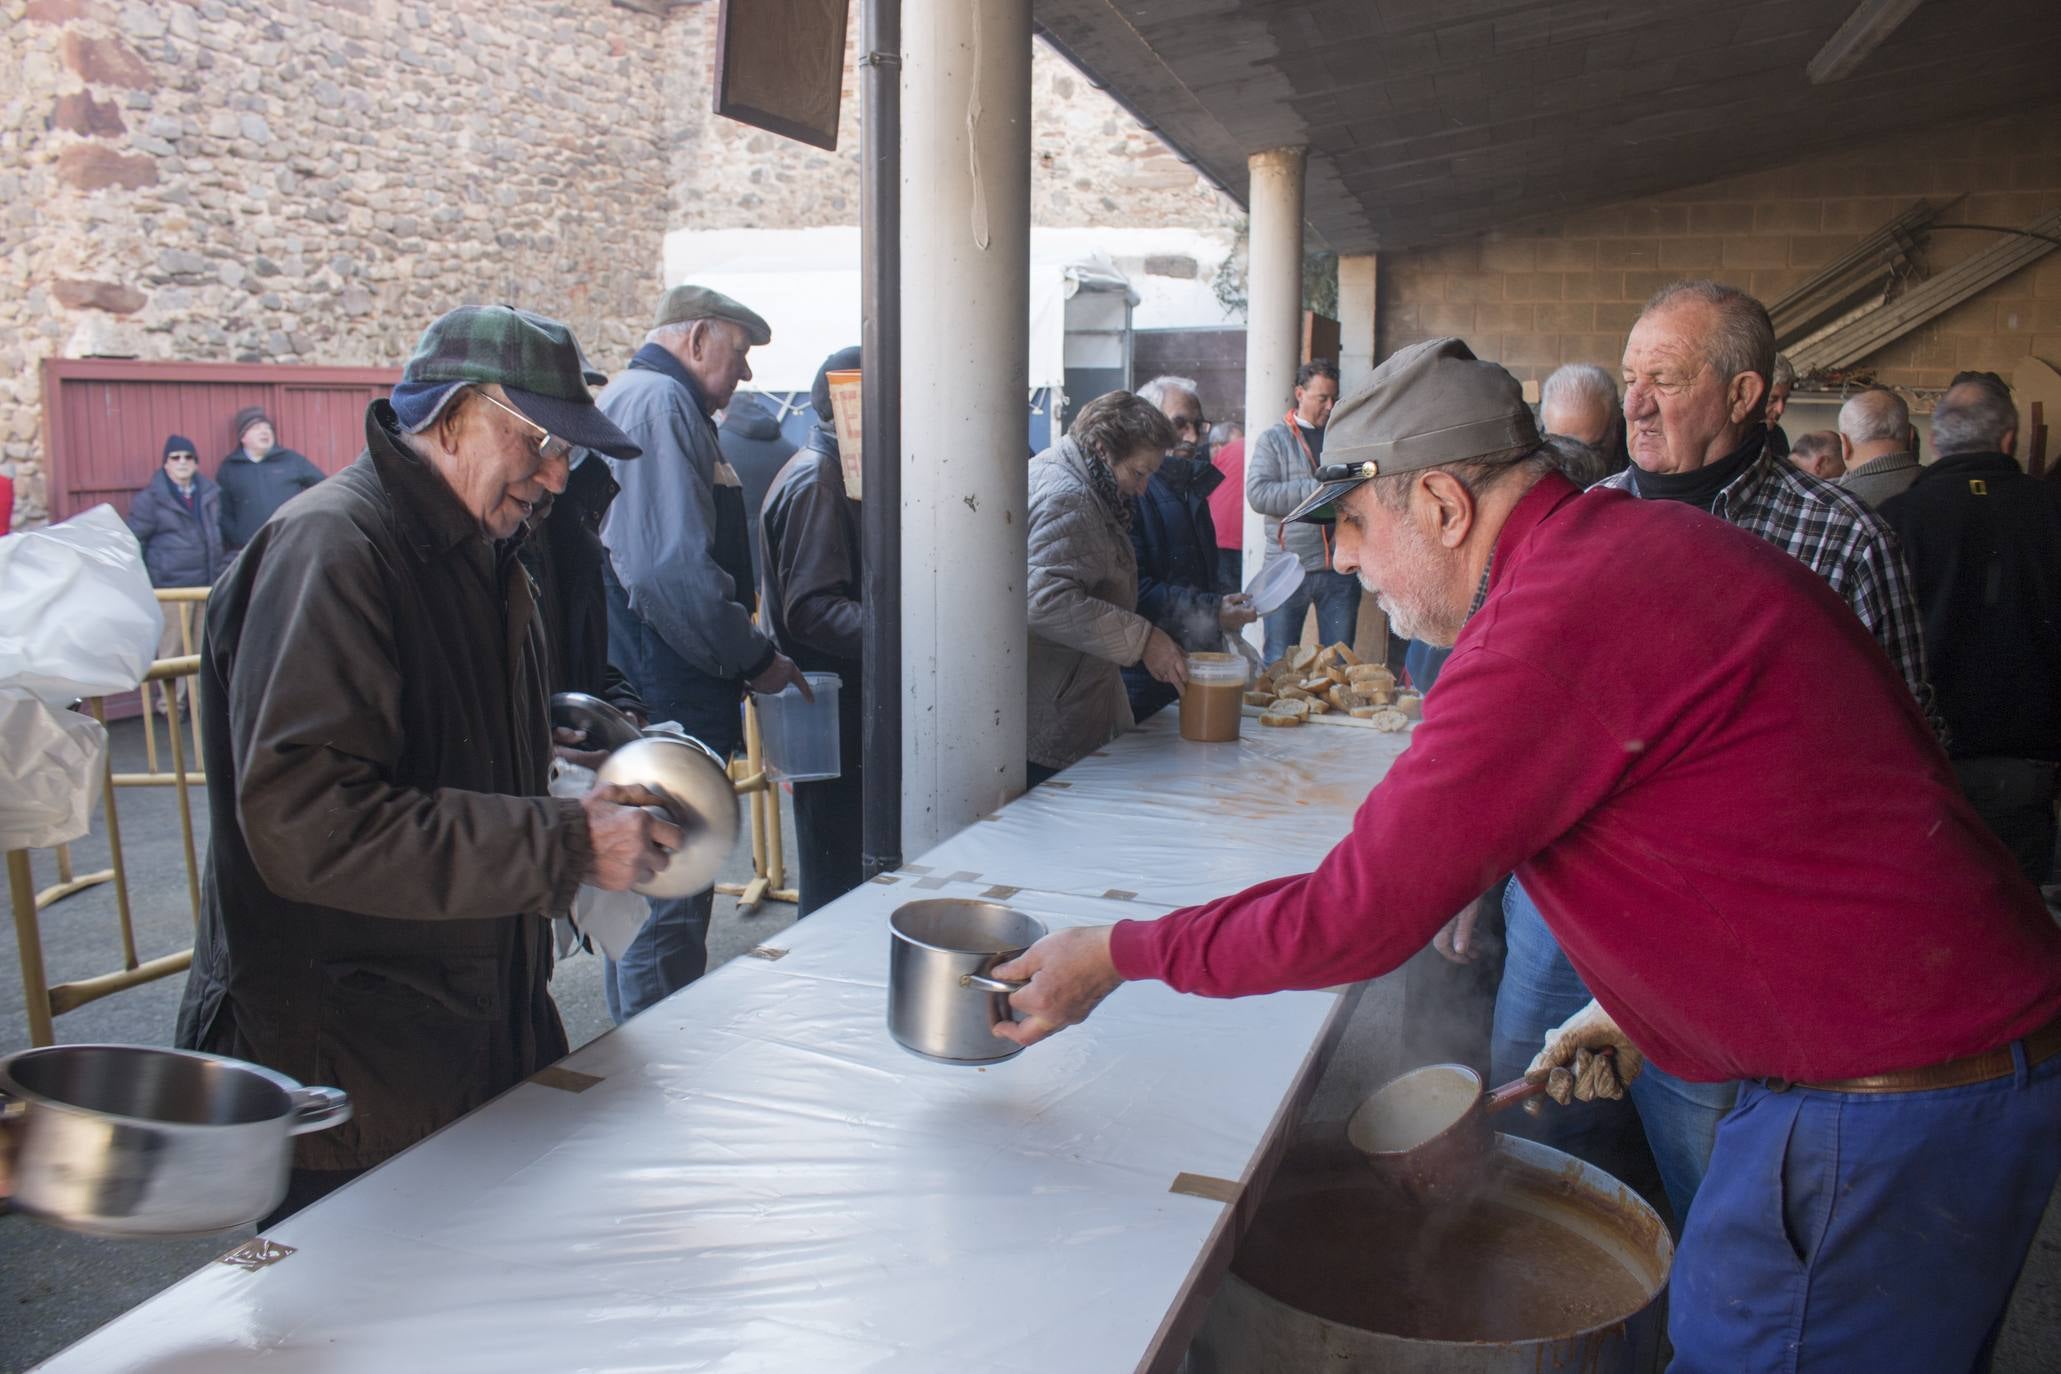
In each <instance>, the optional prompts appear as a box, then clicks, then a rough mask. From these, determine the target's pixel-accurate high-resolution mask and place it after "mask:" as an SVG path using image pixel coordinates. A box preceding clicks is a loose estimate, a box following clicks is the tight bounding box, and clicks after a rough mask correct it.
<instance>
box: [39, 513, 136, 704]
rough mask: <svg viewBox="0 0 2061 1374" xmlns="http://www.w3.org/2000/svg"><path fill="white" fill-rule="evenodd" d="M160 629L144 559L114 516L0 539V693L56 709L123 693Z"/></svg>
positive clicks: (133, 538) (88, 516)
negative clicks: (10, 691)
mask: <svg viewBox="0 0 2061 1374" xmlns="http://www.w3.org/2000/svg"><path fill="white" fill-rule="evenodd" d="M164 628H165V617H164V612H163V611H161V610H159V609H158V604H157V597H156V595H155V594H153V593H152V591H151V589H150V574H149V573H148V572H146V571H144V568H143V549H142V547H141V546H140V545H139V544H137V542H136V536H135V535H133V534H131V533H129V527H128V526H127V525H125V524H123V523H122V518H121V517H120V516H119V515H116V514H115V512H114V507H113V506H95V507H94V508H93V509H92V510H89V511H87V512H86V513H85V514H84V515H78V516H74V517H72V518H71V519H70V520H67V521H65V522H64V523H63V524H61V525H50V526H47V527H46V528H43V529H38V530H24V531H22V532H21V533H19V534H10V535H7V536H6V537H4V538H0V687H22V688H26V689H27V690H29V691H31V692H34V693H35V694H36V695H37V696H39V697H42V698H43V699H44V700H45V701H47V702H50V703H51V704H52V705H55V706H64V705H68V704H70V703H71V702H72V701H74V700H76V699H77V698H79V697H97V696H106V695H108V694H109V693H111V692H127V691H130V690H132V689H133V688H134V687H135V686H136V684H137V683H139V682H141V681H143V675H144V674H145V673H147V672H149V671H150V664H151V661H152V660H153V659H154V658H156V657H157V644H158V638H159V636H160V635H162V634H163V632H164Z"/></svg>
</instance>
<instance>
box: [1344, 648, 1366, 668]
mask: <svg viewBox="0 0 2061 1374" xmlns="http://www.w3.org/2000/svg"><path fill="white" fill-rule="evenodd" d="M1338 661H1339V662H1340V663H1341V664H1343V665H1344V666H1346V667H1348V668H1357V667H1358V666H1359V665H1360V664H1361V663H1362V662H1363V661H1364V660H1363V659H1361V657H1360V656H1359V655H1358V654H1356V653H1354V652H1353V646H1352V645H1350V644H1340V645H1339V646H1338Z"/></svg>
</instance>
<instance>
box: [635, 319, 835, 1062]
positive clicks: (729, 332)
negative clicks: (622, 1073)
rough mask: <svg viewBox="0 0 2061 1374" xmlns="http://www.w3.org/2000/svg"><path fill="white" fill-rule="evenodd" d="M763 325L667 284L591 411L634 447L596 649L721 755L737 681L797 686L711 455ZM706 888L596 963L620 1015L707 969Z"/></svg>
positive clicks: (746, 528) (667, 905) (650, 701)
mask: <svg viewBox="0 0 2061 1374" xmlns="http://www.w3.org/2000/svg"><path fill="white" fill-rule="evenodd" d="M772 337H773V335H772V331H771V330H770V329H768V328H767V327H766V322H765V321H764V320H762V319H760V318H759V317H758V316H757V315H755V314H753V313H752V312H751V311H749V310H747V309H745V308H744V307H743V306H742V305H739V304H738V303H737V302H736V301H733V300H731V299H730V298H729V297H728V296H725V295H723V294H722V293H720V292H717V291H710V290H708V289H707V288H706V287H700V286H676V287H674V288H673V289H672V290H670V291H668V292H666V293H665V295H664V296H663V297H662V298H661V299H660V300H659V303H658V318H657V320H656V322H655V323H654V324H653V326H652V330H651V332H650V333H649V334H647V335H645V336H644V346H643V347H642V348H639V349H638V350H637V352H636V354H635V355H634V356H633V357H632V358H631V359H630V365H629V367H628V368H627V369H626V370H624V371H623V372H622V373H621V374H620V375H619V376H617V377H616V379H615V380H614V381H612V382H610V383H609V384H608V386H607V388H606V389H605V390H604V391H603V392H602V393H601V403H600V404H601V409H602V411H603V412H604V413H606V414H607V416H608V417H609V418H610V419H611V420H613V421H615V423H616V424H618V425H620V426H621V427H622V429H623V432H624V433H626V434H628V435H629V436H630V437H631V438H632V439H634V440H635V441H636V442H637V443H638V444H640V445H641V446H642V447H643V449H644V457H643V458H642V459H640V460H638V461H637V462H635V463H622V462H619V461H617V460H616V459H614V458H613V457H611V458H610V459H609V466H610V468H612V469H613V470H614V472H615V479H616V481H617V482H618V483H619V484H621V487H622V491H621V493H620V494H619V495H618V496H617V497H616V500H615V504H614V505H612V506H611V507H609V511H608V518H607V519H606V520H605V521H604V522H603V523H602V526H601V542H602V543H604V544H606V545H607V546H608V562H609V566H608V567H607V568H606V569H605V570H604V571H605V573H606V581H607V588H608V640H609V643H608V657H609V661H610V662H612V663H614V664H615V665H616V667H618V668H620V669H622V670H623V671H624V672H625V673H627V674H629V676H630V681H631V682H632V683H634V684H635V685H636V687H637V690H638V692H639V693H640V694H641V695H642V696H643V698H644V701H645V703H646V704H647V706H648V707H649V708H650V711H651V718H652V719H653V720H659V721H664V720H674V721H678V722H679V723H680V724H681V725H682V726H683V727H685V728H686V730H687V733H688V734H690V735H693V736H694V737H695V738H696V739H698V740H700V741H701V742H702V743H703V744H706V745H707V746H708V747H709V748H711V749H713V750H715V751H716V752H717V753H718V754H721V755H723V756H724V757H725V758H727V757H729V756H730V755H731V754H733V753H735V752H736V751H737V749H738V746H739V745H741V744H742V743H743V742H744V725H743V715H742V702H743V698H744V689H745V688H746V687H749V688H750V689H751V690H752V691H754V692H777V691H779V690H780V689H781V688H783V687H785V686H786V685H787V684H788V683H790V682H792V683H797V684H800V686H801V690H802V692H803V694H804V695H807V693H808V684H807V683H806V682H805V681H803V679H802V675H801V671H800V670H799V669H797V668H796V667H795V666H794V663H793V661H792V660H790V659H789V658H788V657H787V656H786V655H785V654H783V653H781V652H780V651H779V649H778V648H776V647H775V645H774V643H773V640H772V639H771V637H769V636H768V635H767V634H766V632H765V631H763V630H761V629H760V628H759V627H758V626H757V625H756V624H754V623H753V622H752V608H753V606H754V604H755V601H756V598H755V595H754V589H753V585H752V561H751V548H752V530H751V525H752V521H753V519H754V518H755V517H756V515H757V512H747V511H746V510H745V508H744V488H743V485H742V483H740V482H739V480H738V477H737V474H736V472H735V471H734V470H732V468H731V467H730V465H729V463H727V462H725V461H724V459H723V453H722V449H721V447H720V444H719V442H718V439H717V435H716V423H715V414H716V412H717V411H719V410H721V409H722V408H723V407H724V406H726V405H728V404H730V397H731V395H732V394H733V393H734V392H735V391H736V390H737V386H738V383H740V382H748V381H750V380H751V364H750V363H749V362H747V361H746V355H747V354H748V353H750V352H751V349H752V347H753V345H755V344H763V343H765V342H766V341H767V340H769V339H771V338H772ZM714 905H715V889H714V888H710V889H709V890H707V891H705V892H700V893H696V894H695V895H694V896H692V897H683V898H678V899H674V900H667V901H655V902H653V903H652V904H651V906H652V911H651V919H650V920H649V921H648V922H646V923H645V926H644V929H643V930H642V931H640V932H639V933H638V935H637V938H636V939H635V940H634V941H632V942H631V944H630V947H629V948H628V949H627V950H625V951H624V952H623V957H622V958H621V959H620V960H612V961H610V963H609V965H608V970H607V975H606V981H605V987H606V991H607V994H608V1011H609V1015H611V1016H613V1017H614V1018H615V1020H616V1021H617V1023H618V1024H620V1023H621V1022H623V1021H625V1020H627V1019H628V1018H630V1017H632V1016H635V1015H636V1014H637V1013H638V1012H640V1011H642V1010H644V1009H645V1008H646V1007H648V1006H650V1005H651V1004H652V1003H654V1002H656V1001H658V1000H659V999H660V998H662V997H665V996H667V995H668V994H670V993H673V992H677V991H678V990H679V989H681V988H683V987H685V986H687V984H689V983H691V982H693V981H694V980H695V979H696V978H699V977H700V976H701V975H702V973H703V972H704V971H705V970H706V969H707V968H708V923H709V915H710V912H711V911H712V910H713V908H714Z"/></svg>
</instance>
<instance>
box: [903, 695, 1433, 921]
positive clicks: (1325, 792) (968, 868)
mask: <svg viewBox="0 0 2061 1374" xmlns="http://www.w3.org/2000/svg"><path fill="white" fill-rule="evenodd" d="M1409 742H1410V735H1409V734H1408V733H1403V734H1395V735H1388V734H1382V733H1381V732H1379V731H1376V730H1362V729H1354V728H1351V727H1346V726H1336V727H1333V726H1317V725H1305V726H1302V727H1300V728H1297V729H1280V730H1277V729H1269V728H1267V727H1265V726H1261V725H1259V724H1257V723H1256V722H1254V721H1251V720H1247V721H1246V722H1245V724H1244V736H1243V738H1241V739H1240V740H1239V741H1238V742H1237V743H1236V744H1228V743H1227V744H1193V743H1190V742H1188V741H1185V740H1183V739H1181V738H1180V733H1179V726H1178V722H1177V720H1176V718H1175V714H1174V711H1173V709H1172V708H1168V709H1167V710H1164V711H1161V712H1160V713H1158V714H1157V715H1155V716H1153V717H1152V718H1151V719H1150V720H1147V721H1146V722H1145V723H1144V724H1143V725H1141V726H1139V727H1138V728H1137V729H1136V730H1134V731H1132V732H1130V733H1129V734H1126V735H1124V736H1123V737H1121V738H1119V739H1117V740H1115V741H1113V742H1112V743H1110V744H1109V745H1108V746H1107V747H1105V748H1104V749H1102V750H1099V751H1097V753H1096V754H1092V755H1090V756H1089V757H1087V758H1084V759H1082V760H1081V761H1080V762H1079V763H1076V764H1075V765H1074V766H1073V767H1071V768H1069V769H1067V770H1066V771H1065V772H1063V773H1061V774H1060V775H1059V777H1058V778H1057V779H1055V780H1054V782H1053V783H1049V784H1047V785H1045V786H1043V787H1035V788H1032V789H1031V790H1030V791H1029V792H1027V793H1025V794H1024V795H1023V796H1021V797H1019V798H1017V799H1016V800H1015V801H1013V802H1011V803H1010V804H1009V805H1008V806H1006V807H1004V808H1002V810H1001V811H999V812H997V813H996V814H995V815H994V817H993V818H992V819H989V820H985V821H980V822H977V823H975V824H973V825H969V826H967V827H966V828H965V829H964V830H962V831H960V832H959V833H958V834H957V835H954V836H953V837H952V838H951V839H949V840H946V841H945V842H944V843H943V844H941V845H939V846H938V847H937V848H935V849H933V850H931V851H930V852H929V853H928V854H925V855H924V856H923V858H922V860H921V862H920V863H919V864H917V865H913V866H911V869H910V871H912V872H914V871H916V870H917V869H919V868H920V869H922V870H924V871H926V872H929V873H936V874H944V875H951V874H958V875H961V877H962V878H963V879H964V880H965V881H978V882H982V883H1001V884H1006V885H1008V886H1011V887H1021V888H1035V889H1039V890H1043V891H1052V892H1070V893H1078V894H1083V895H1100V894H1102V893H1105V892H1110V891H1116V892H1125V893H1130V894H1134V895H1135V896H1137V897H1139V898H1142V899H1143V900H1145V901H1149V902H1158V903H1163V904H1165V905H1167V906H1170V907H1178V906H1190V905H1193V904H1195V903H1197V902H1205V901H1208V900H1210V899H1211V898H1213V897H1221V896H1223V895H1225V894H1227V893H1231V892H1236V891H1238V890H1240V889H1241V888H1245V887H1249V886H1251V885H1252V884H1253V883H1257V882H1263V881H1265V880H1266V879H1268V878H1278V877H1281V876H1282V875H1284V874H1290V873H1306V872H1308V871H1309V870H1310V869H1312V868H1314V867H1316V865H1317V863H1318V862H1319V861H1320V860H1322V859H1323V857H1324V855H1325V854H1327V853H1329V852H1330V850H1331V847H1332V846H1333V845H1334V844H1336V843H1337V842H1338V841H1339V839H1340V838H1341V837H1343V836H1344V834H1345V833H1346V831H1347V830H1349V829H1350V828H1351V821H1352V815H1353V813H1354V812H1355V811H1357V810H1358V809H1359V805H1360V803H1361V802H1362V801H1364V800H1365V799H1366V796H1367V793H1368V792H1370V791H1372V790H1373V788H1374V785H1375V784H1376V783H1377V782H1379V781H1380V780H1381V778H1382V776H1383V774H1385V773H1386V772H1387V771H1388V768H1389V765H1390V764H1392V763H1394V762H1395V760H1396V758H1397V757H1398V756H1399V755H1401V753H1402V751H1403V750H1404V749H1405V748H1407V747H1408V745H1409Z"/></svg>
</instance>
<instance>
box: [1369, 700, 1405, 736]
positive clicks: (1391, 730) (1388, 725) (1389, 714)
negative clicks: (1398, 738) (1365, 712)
mask: <svg viewBox="0 0 2061 1374" xmlns="http://www.w3.org/2000/svg"><path fill="white" fill-rule="evenodd" d="M1367 719H1368V721H1369V722H1370V723H1371V724H1372V725H1373V726H1374V728H1375V729H1376V730H1380V731H1383V732H1385V733H1387V734H1391V735H1393V734H1396V733H1398V732H1400V731H1403V730H1407V729H1409V728H1410V718H1409V717H1408V716H1406V715H1404V714H1403V713H1402V712H1401V711H1398V710H1396V709H1395V707H1393V706H1384V707H1382V708H1381V709H1380V710H1378V711H1376V712H1375V713H1374V714H1373V715H1371V716H1369V717H1367Z"/></svg>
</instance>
